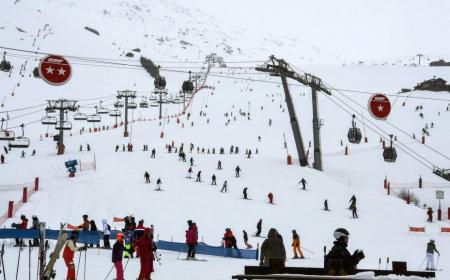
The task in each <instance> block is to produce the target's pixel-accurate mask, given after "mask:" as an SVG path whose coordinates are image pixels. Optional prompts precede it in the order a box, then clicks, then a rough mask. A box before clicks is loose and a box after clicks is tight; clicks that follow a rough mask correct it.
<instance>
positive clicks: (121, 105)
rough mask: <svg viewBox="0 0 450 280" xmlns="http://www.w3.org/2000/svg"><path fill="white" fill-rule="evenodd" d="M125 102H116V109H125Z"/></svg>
mask: <svg viewBox="0 0 450 280" xmlns="http://www.w3.org/2000/svg"><path fill="white" fill-rule="evenodd" d="M123 106H124V105H123V101H121V100H117V101H116V102H114V108H123Z"/></svg>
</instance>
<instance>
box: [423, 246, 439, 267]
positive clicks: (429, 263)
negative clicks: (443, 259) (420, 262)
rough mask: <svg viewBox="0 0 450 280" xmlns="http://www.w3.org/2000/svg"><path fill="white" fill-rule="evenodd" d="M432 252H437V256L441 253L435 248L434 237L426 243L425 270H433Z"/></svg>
mask: <svg viewBox="0 0 450 280" xmlns="http://www.w3.org/2000/svg"><path fill="white" fill-rule="evenodd" d="M434 252H436V253H437V254H438V256H440V255H441V254H440V253H439V251H438V250H437V249H436V244H434V239H431V240H430V242H428V244H427V255H426V258H427V268H426V270H435V269H436V268H435V267H434Z"/></svg>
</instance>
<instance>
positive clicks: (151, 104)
mask: <svg viewBox="0 0 450 280" xmlns="http://www.w3.org/2000/svg"><path fill="white" fill-rule="evenodd" d="M158 106H159V104H158V103H150V107H158Z"/></svg>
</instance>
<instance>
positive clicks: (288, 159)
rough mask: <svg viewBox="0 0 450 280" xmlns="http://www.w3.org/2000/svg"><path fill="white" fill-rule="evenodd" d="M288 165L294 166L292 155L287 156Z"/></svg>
mask: <svg viewBox="0 0 450 280" xmlns="http://www.w3.org/2000/svg"><path fill="white" fill-rule="evenodd" d="M287 164H288V165H292V157H291V155H288V156H287Z"/></svg>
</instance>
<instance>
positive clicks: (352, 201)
mask: <svg viewBox="0 0 450 280" xmlns="http://www.w3.org/2000/svg"><path fill="white" fill-rule="evenodd" d="M348 202H350V206H349V208H348V209H350V210H353V206H356V197H355V195H353V196H352V197H351V198H350V200H349V201H348Z"/></svg>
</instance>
